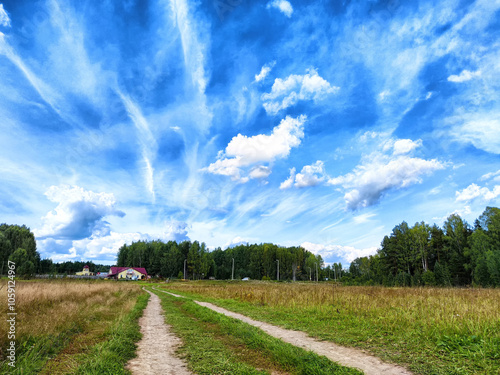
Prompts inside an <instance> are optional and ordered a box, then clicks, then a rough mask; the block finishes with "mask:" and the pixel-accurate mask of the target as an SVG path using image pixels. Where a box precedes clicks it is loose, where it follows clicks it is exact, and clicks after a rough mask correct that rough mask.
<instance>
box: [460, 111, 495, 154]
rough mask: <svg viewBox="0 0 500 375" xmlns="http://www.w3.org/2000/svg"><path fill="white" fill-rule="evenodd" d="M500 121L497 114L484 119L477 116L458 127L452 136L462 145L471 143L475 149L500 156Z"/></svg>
mask: <svg viewBox="0 0 500 375" xmlns="http://www.w3.org/2000/svg"><path fill="white" fill-rule="evenodd" d="M499 129H500V120H499V119H498V117H497V114H488V115H486V116H484V117H482V116H481V115H477V116H475V118H473V119H471V120H469V121H468V120H466V121H464V123H463V124H462V125H459V126H456V127H455V128H454V129H453V131H452V134H453V135H454V137H455V139H456V140H457V141H459V142H462V143H471V144H472V145H474V147H476V148H478V149H481V150H484V151H487V152H490V153H493V154H500V131H499Z"/></svg>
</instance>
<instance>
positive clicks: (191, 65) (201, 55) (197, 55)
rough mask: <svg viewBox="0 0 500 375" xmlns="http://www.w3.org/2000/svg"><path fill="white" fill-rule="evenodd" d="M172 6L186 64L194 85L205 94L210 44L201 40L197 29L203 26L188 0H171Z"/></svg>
mask: <svg viewBox="0 0 500 375" xmlns="http://www.w3.org/2000/svg"><path fill="white" fill-rule="evenodd" d="M170 8H171V10H172V15H173V19H174V22H175V24H176V25H177V27H178V29H179V34H180V36H181V42H182V49H183V52H184V65H185V67H186V70H187V72H188V73H189V74H190V75H191V80H192V83H193V85H194V86H195V87H196V88H197V90H198V92H199V93H200V94H204V93H205V88H206V86H207V83H208V74H207V72H206V71H205V56H206V50H207V48H208V46H207V45H206V44H205V43H202V42H200V39H202V34H201V32H200V31H199V30H197V27H200V26H202V23H201V22H195V20H194V19H193V16H192V15H191V14H190V9H189V3H188V2H187V1H186V0H170Z"/></svg>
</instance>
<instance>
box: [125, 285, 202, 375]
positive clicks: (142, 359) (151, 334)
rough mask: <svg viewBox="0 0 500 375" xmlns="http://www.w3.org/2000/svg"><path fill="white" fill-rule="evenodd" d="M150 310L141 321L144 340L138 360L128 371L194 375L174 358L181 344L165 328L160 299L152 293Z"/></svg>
mask: <svg viewBox="0 0 500 375" xmlns="http://www.w3.org/2000/svg"><path fill="white" fill-rule="evenodd" d="M146 291H147V292H148V293H149V294H150V295H151V297H150V299H149V302H148V306H147V307H146V309H145V310H144V315H143V316H142V317H141V318H140V319H139V324H140V326H141V333H142V339H141V341H139V343H138V350H137V357H136V358H134V359H132V360H130V361H129V362H128V364H127V368H128V369H129V370H130V371H132V374H137V375H139V374H140V375H144V374H148V375H192V372H190V371H189V370H188V369H187V367H186V364H185V362H184V361H182V360H181V359H179V358H177V357H176V356H175V349H176V348H177V346H179V345H180V344H181V340H180V339H179V338H178V337H176V336H175V335H174V334H173V333H172V332H170V329H169V326H168V325H166V324H165V320H164V316H163V309H162V308H161V305H160V298H159V297H158V296H157V295H156V294H154V293H151V292H150V291H148V290H146Z"/></svg>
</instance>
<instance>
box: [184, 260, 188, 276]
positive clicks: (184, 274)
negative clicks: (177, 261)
mask: <svg viewBox="0 0 500 375" xmlns="http://www.w3.org/2000/svg"><path fill="white" fill-rule="evenodd" d="M186 262H187V259H184V280H186Z"/></svg>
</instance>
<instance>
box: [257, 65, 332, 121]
mask: <svg viewBox="0 0 500 375" xmlns="http://www.w3.org/2000/svg"><path fill="white" fill-rule="evenodd" d="M339 89H340V88H339V87H336V86H332V85H331V84H330V83H329V82H328V81H326V80H325V79H324V78H322V77H320V76H319V75H318V72H317V71H316V70H314V69H311V70H309V71H308V73H307V74H305V75H297V74H291V75H290V76H288V77H287V78H285V79H281V78H276V80H275V81H274V84H273V87H272V88H271V92H270V93H266V94H263V95H262V97H261V98H262V100H263V101H264V104H263V105H264V109H265V110H266V112H267V113H269V114H276V113H278V112H279V111H280V110H282V109H286V108H288V107H291V106H293V105H295V104H297V103H298V102H299V101H300V100H313V101H315V102H316V101H319V100H323V99H325V98H326V97H327V96H328V94H332V93H335V92H337V91H339Z"/></svg>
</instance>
